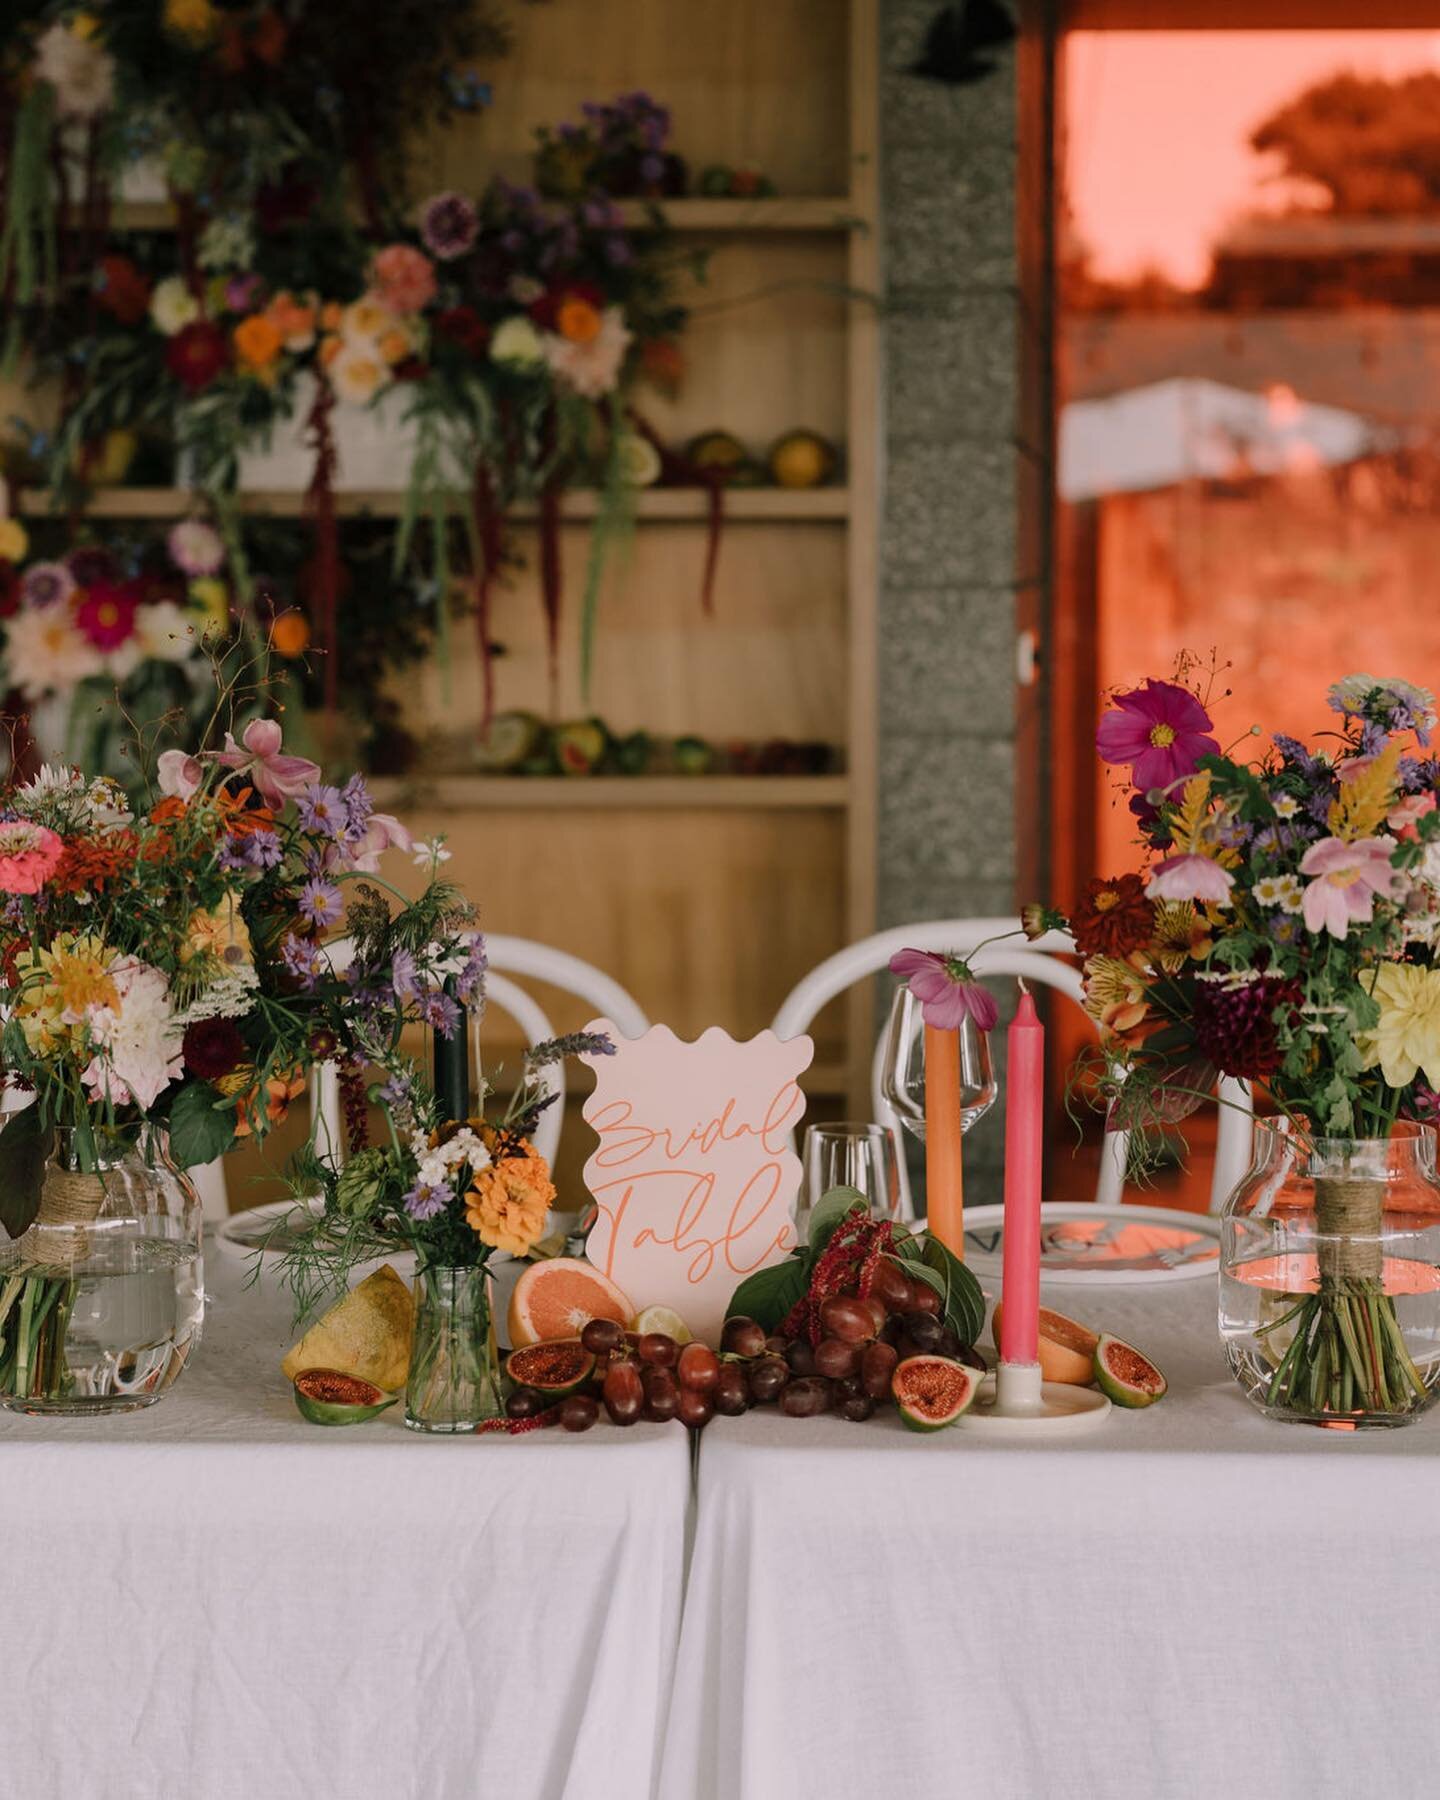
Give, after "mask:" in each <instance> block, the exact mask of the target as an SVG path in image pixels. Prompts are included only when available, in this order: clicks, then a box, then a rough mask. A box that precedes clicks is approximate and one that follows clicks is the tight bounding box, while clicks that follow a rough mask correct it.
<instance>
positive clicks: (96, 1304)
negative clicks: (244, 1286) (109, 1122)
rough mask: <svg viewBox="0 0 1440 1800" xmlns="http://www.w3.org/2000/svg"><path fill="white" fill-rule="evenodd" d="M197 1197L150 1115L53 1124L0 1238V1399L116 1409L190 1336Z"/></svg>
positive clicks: (147, 1392)
mask: <svg viewBox="0 0 1440 1800" xmlns="http://www.w3.org/2000/svg"><path fill="white" fill-rule="evenodd" d="M202 1308H203V1281H202V1273H201V1208H200V1202H199V1199H198V1197H197V1195H196V1193H195V1189H194V1187H193V1186H192V1184H191V1183H190V1181H189V1179H188V1177H186V1176H185V1175H184V1174H182V1172H181V1171H180V1170H179V1169H178V1168H176V1166H175V1164H174V1162H173V1161H172V1160H171V1158H170V1153H169V1146H168V1143H167V1141H166V1135H165V1133H164V1132H163V1131H161V1130H159V1129H158V1128H155V1127H147V1126H137V1127H134V1128H132V1129H130V1130H114V1131H94V1132H90V1131H87V1132H84V1133H82V1132H79V1131H75V1130H65V1129H61V1130H58V1131H56V1132H55V1133H54V1137H53V1147H52V1148H51V1149H50V1151H49V1154H48V1156H47V1157H46V1160H45V1162H44V1167H43V1172H42V1174H41V1177H40V1203H39V1207H38V1210H37V1211H36V1213H35V1217H34V1218H33V1220H32V1221H31V1223H30V1225H29V1226H28V1227H27V1228H26V1230H25V1231H23V1232H22V1233H21V1234H20V1236H19V1237H18V1238H16V1239H14V1240H13V1241H10V1240H7V1239H3V1238H0V1404H3V1405H4V1406H7V1407H9V1408H11V1409H12V1410H17V1411H23V1412H34V1413H105V1412H129V1411H132V1410H134V1409H135V1408H136V1407H141V1406H149V1405H151V1404H152V1403H153V1402H154V1401H156V1400H158V1399H159V1398H160V1396H161V1395H162V1394H163V1393H164V1392H165V1391H166V1389H167V1388H169V1387H170V1386H171V1384H172V1383H173V1382H174V1381H175V1379H176V1377H177V1376H178V1375H179V1373H180V1371H181V1369H182V1368H183V1367H184V1366H185V1362H186V1359H187V1357H188V1356H189V1354H190V1351H191V1350H192V1349H193V1348H194V1346H195V1345H196V1343H198V1341H199V1336H200V1323H201V1314H202Z"/></svg>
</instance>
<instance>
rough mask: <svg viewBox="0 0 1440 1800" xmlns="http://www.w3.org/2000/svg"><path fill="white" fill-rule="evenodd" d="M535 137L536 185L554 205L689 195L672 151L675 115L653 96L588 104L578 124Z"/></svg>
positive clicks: (682, 168)
mask: <svg viewBox="0 0 1440 1800" xmlns="http://www.w3.org/2000/svg"><path fill="white" fill-rule="evenodd" d="M536 137H537V140H538V143H537V147H536V151H535V183H536V186H537V187H538V188H539V189H540V192H541V193H542V194H544V195H546V196H547V197H548V198H550V199H555V200H574V199H578V198H581V197H583V196H584V195H587V194H610V195H612V196H613V197H614V198H615V199H617V200H659V199H673V198H675V197H676V196H677V195H680V194H683V193H684V192H685V182H686V173H687V172H686V168H685V164H684V162H683V160H682V159H681V158H680V157H679V156H677V155H676V154H675V152H674V151H673V150H671V149H670V148H669V138H670V110H669V108H668V107H665V106H662V105H661V104H660V103H659V102H658V101H657V100H654V99H652V98H651V97H650V95H649V94H646V93H641V92H638V91H637V92H635V93H633V94H621V95H619V96H618V97H617V98H616V99H614V100H610V101H594V100H588V101H586V102H585V104H584V105H583V106H582V107H581V108H580V119H579V121H578V122H577V123H566V124H563V125H557V126H556V127H555V128H554V129H553V130H552V129H551V128H550V127H549V126H541V128H540V130H539V131H538V132H537V133H536Z"/></svg>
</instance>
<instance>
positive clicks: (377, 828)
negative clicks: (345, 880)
mask: <svg viewBox="0 0 1440 1800" xmlns="http://www.w3.org/2000/svg"><path fill="white" fill-rule="evenodd" d="M413 841H414V840H413V839H412V838H411V836H410V833H409V832H408V831H407V830H406V829H405V827H404V826H403V825H402V824H401V823H400V821H399V820H398V819H397V818H396V817H395V816H394V814H393V813H378V812H377V813H371V815H370V818H369V820H368V821H367V823H366V826H365V835H364V837H362V838H361V839H360V841H359V842H358V843H357V844H356V845H355V847H354V849H353V851H352V852H351V855H352V858H353V862H352V865H351V866H352V867H353V868H355V869H358V870H359V871H360V873H361V874H362V875H374V874H375V873H376V872H377V871H378V870H379V867H380V858H381V857H382V856H383V855H384V853H385V852H386V851H387V850H409V849H410V847H411V845H412V843H413Z"/></svg>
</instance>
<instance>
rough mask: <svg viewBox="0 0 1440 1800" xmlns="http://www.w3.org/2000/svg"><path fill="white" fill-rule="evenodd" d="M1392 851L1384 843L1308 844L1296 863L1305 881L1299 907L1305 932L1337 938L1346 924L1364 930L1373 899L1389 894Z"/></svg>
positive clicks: (1336, 841)
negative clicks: (1307, 878) (1305, 885)
mask: <svg viewBox="0 0 1440 1800" xmlns="http://www.w3.org/2000/svg"><path fill="white" fill-rule="evenodd" d="M1393 850H1394V845H1393V844H1391V843H1390V842H1389V840H1388V839H1386V838H1357V839H1356V840H1355V842H1354V843H1353V844H1347V843H1344V842H1342V841H1341V839H1339V838H1333V837H1331V838H1322V839H1321V840H1320V842H1319V843H1318V844H1312V845H1311V846H1310V848H1309V849H1308V850H1307V851H1306V852H1305V855H1304V857H1303V859H1302V861H1301V863H1300V873H1301V874H1302V875H1308V876H1310V877H1311V880H1310V882H1309V885H1308V886H1307V887H1306V889H1305V899H1304V901H1303V903H1302V911H1303V913H1304V917H1305V924H1306V926H1307V928H1308V929H1309V930H1311V931H1314V932H1321V931H1328V932H1329V933H1330V935H1331V937H1337V938H1343V937H1344V936H1345V934H1346V933H1347V932H1348V931H1349V929H1350V926H1351V924H1352V923H1354V924H1356V925H1368V924H1369V923H1370V921H1371V919H1372V918H1374V916H1375V904H1374V903H1375V896H1376V895H1377V894H1379V895H1381V896H1382V897H1388V896H1389V895H1390V894H1391V893H1392V892H1393V891H1394V887H1395V869H1394V866H1393V865H1392V863H1391V861H1390V857H1391V854H1392V852H1393Z"/></svg>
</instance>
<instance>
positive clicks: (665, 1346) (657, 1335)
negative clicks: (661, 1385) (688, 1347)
mask: <svg viewBox="0 0 1440 1800" xmlns="http://www.w3.org/2000/svg"><path fill="white" fill-rule="evenodd" d="M636 1354H637V1355H638V1356H639V1358H640V1360H641V1362H642V1363H649V1364H651V1365H652V1367H654V1368H657V1369H673V1368H674V1367H675V1362H676V1359H677V1358H678V1357H679V1355H680V1346H679V1345H678V1344H677V1343H676V1342H675V1340H674V1338H672V1337H670V1336H669V1335H668V1334H667V1333H665V1332H663V1331H647V1332H646V1333H645V1335H644V1337H642V1338H641V1340H640V1342H639V1345H638V1346H637V1350H636Z"/></svg>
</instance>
